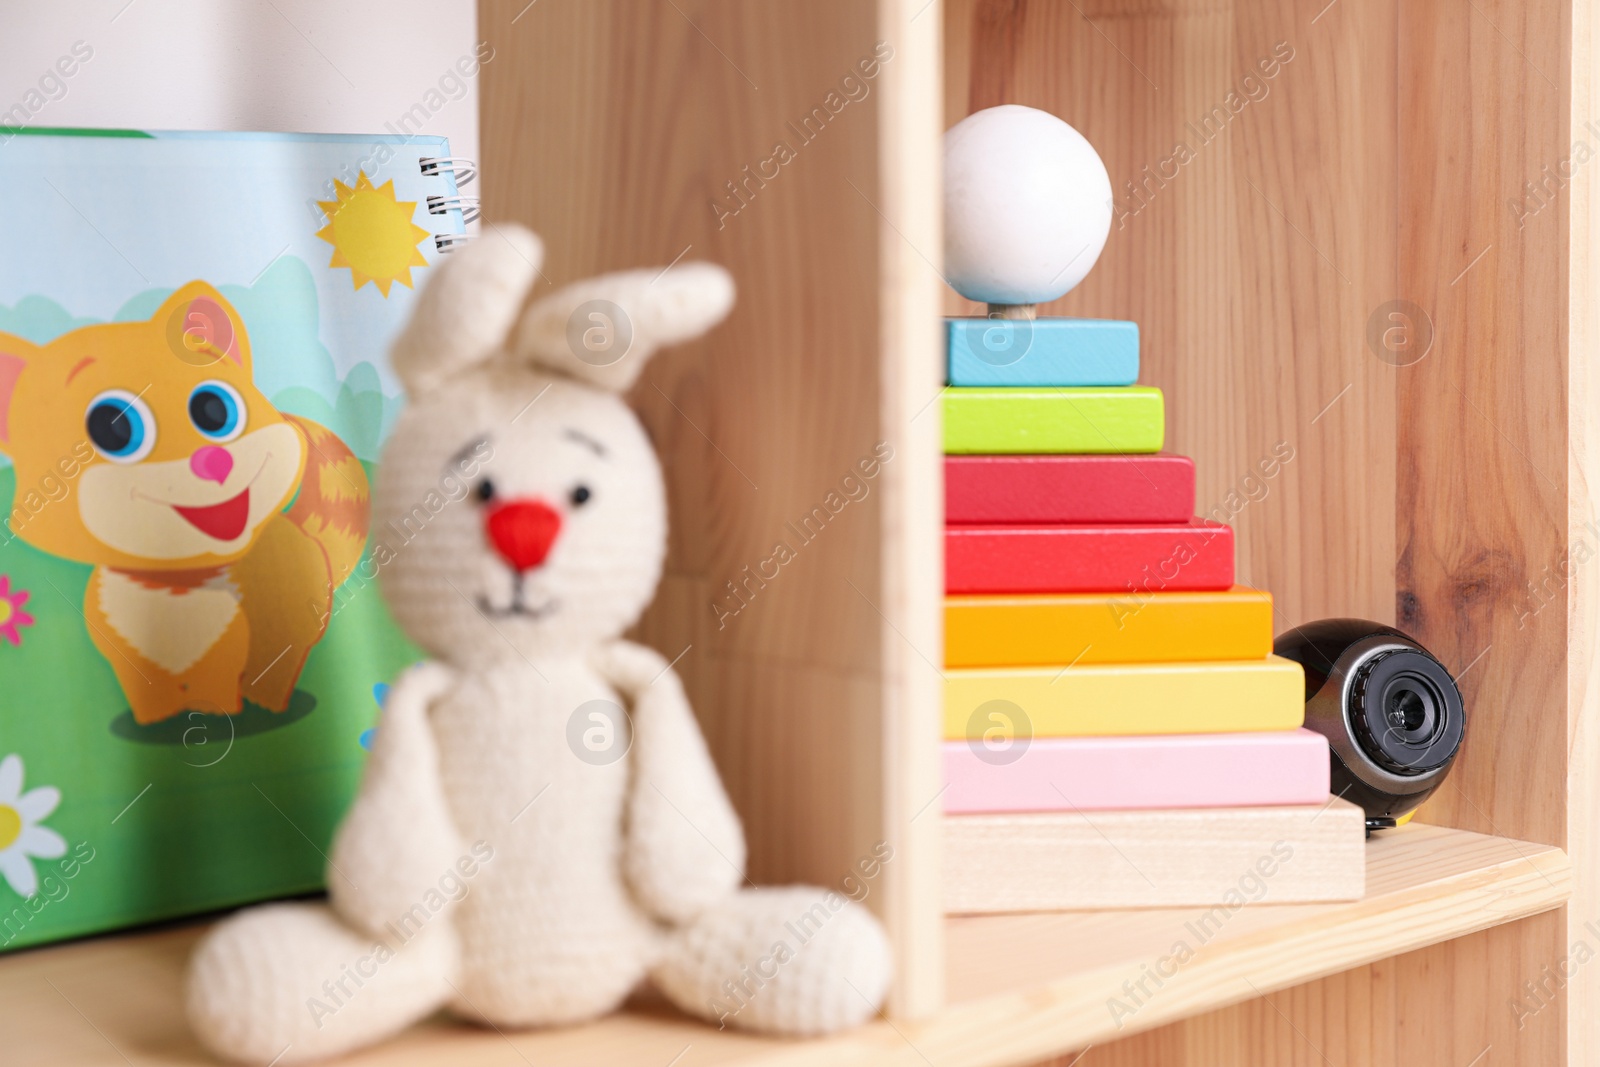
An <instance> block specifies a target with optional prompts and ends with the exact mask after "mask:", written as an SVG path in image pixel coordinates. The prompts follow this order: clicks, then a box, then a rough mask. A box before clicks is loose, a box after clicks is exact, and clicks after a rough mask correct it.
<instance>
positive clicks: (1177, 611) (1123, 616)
mask: <svg viewBox="0 0 1600 1067" xmlns="http://www.w3.org/2000/svg"><path fill="white" fill-rule="evenodd" d="M1271 651H1272V594H1271V593H1268V592H1265V591H1263V590H1260V589H1250V588H1247V587H1245V586H1242V585H1236V586H1234V587H1233V588H1232V589H1228V590H1222V591H1218V592H1204V593H1189V592H1184V593H1145V594H1142V595H1138V596H1136V595H1134V594H1131V593H1130V594H1127V595H1123V594H1119V593H1057V594H1047V595H1043V596H952V597H946V598H945V602H944V662H945V666H947V667H1027V666H1036V665H1038V666H1045V665H1049V664H1051V663H1054V664H1056V665H1057V666H1058V667H1059V665H1060V664H1063V663H1077V664H1085V663H1170V662H1175V661H1176V662H1188V661H1191V660H1247V659H1261V658H1262V657H1264V656H1266V655H1267V654H1269V653H1270V652H1271Z"/></svg>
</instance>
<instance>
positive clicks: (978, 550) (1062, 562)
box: [944, 519, 1233, 605]
mask: <svg viewBox="0 0 1600 1067" xmlns="http://www.w3.org/2000/svg"><path fill="white" fill-rule="evenodd" d="M944 577H945V592H947V593H1127V594H1129V596H1130V597H1142V596H1146V595H1148V594H1150V593H1159V592H1161V591H1163V590H1172V589H1227V588H1229V587H1231V586H1232V585H1233V528H1232V527H1230V526H1224V525H1222V524H1221V523H1217V522H1211V521H1209V520H1206V519H1190V520H1189V521H1188V522H1187V523H1183V524H1175V525H1174V524H1167V525H1157V524H1139V525H1128V526H950V527H946V529H945V534H944ZM1135 603H1136V602H1135V601H1130V605H1133V604H1135Z"/></svg>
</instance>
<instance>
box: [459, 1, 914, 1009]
mask: <svg viewBox="0 0 1600 1067" xmlns="http://www.w3.org/2000/svg"><path fill="white" fill-rule="evenodd" d="M917 6H919V7H920V6H922V5H921V4H918V5H917ZM900 8H905V10H904V11H902V10H900ZM911 10H912V9H911V7H910V4H909V2H907V3H898V2H888V0H886V2H885V4H884V22H885V23H887V24H888V25H890V26H891V27H893V40H889V41H886V46H887V48H886V50H885V48H883V47H880V46H879V44H878V42H879V40H880V13H879V10H878V9H877V7H875V6H874V5H871V4H860V3H853V2H846V0H830V2H826V3H808V4H803V5H802V4H783V3H762V4H744V3H739V2H734V0H673V2H669V3H661V2H656V0H648V2H647V0H608V2H596V3H550V2H545V3H538V4H530V3H528V0H483V2H482V3H481V4H480V6H479V21H480V27H479V32H480V34H481V35H482V36H483V37H484V38H485V39H486V40H488V41H490V42H492V44H493V46H494V49H495V55H494V57H493V59H492V60H490V61H489V62H486V63H485V64H484V67H483V82H482V108H483V112H482V135H483V155H484V159H483V195H484V209H485V215H486V218H488V219H490V220H517V221H520V222H523V223H526V224H527V225H529V226H531V227H532V228H533V229H534V230H536V231H537V232H538V233H539V234H541V235H542V237H543V238H544V240H545V244H546V251H547V258H546V266H545V268H544V274H545V275H546V283H548V284H553V285H560V284H563V283H565V282H567V281H569V280H571V279H574V278H578V277H582V276H584V275H587V274H591V273H596V272H600V271H606V270H617V269H623V268H631V267H641V266H650V265H659V266H666V265H668V264H670V263H672V262H673V261H675V260H676V259H678V257H680V256H681V257H683V260H684V261H689V260H695V259H705V260H711V261H713V262H717V263H720V264H722V265H723V266H725V267H727V268H728V269H729V270H730V271H731V272H732V273H733V275H734V278H735V280H736V283H737V285H738V289H739V295H738V303H737V306H736V307H735V309H734V311H733V313H732V315H731V317H730V318H729V319H728V321H727V322H726V323H724V324H723V325H722V326H720V327H718V328H717V329H716V330H714V331H713V332H712V333H711V334H710V336H709V337H708V338H706V339H704V340H702V341H698V342H695V343H693V344H690V345H685V346H683V347H682V348H680V349H678V350H676V351H673V352H670V353H667V354H665V355H663V356H660V357H658V358H657V359H656V360H655V361H654V362H653V364H652V365H651V367H650V368H649V369H648V370H647V372H646V373H645V375H644V378H643V379H642V381H641V383H640V384H639V385H638V386H637V387H636V388H635V389H634V390H633V393H632V396H631V400H632V402H633V404H634V406H635V408H636V409H637V410H638V411H639V413H640V415H641V417H642V418H643V420H644V422H645V424H646V426H647V427H648V429H649V431H650V433H651V435H652V437H653V438H654V440H655V443H656V445H657V447H658V450H659V451H660V453H661V456H662V459H663V463H664V467H665V471H666V477H667V483H668V494H669V507H670V519H671V530H672V532H671V544H670V549H669V553H668V558H667V564H666V575H665V578H664V580H663V582H662V586H661V589H660V591H659V593H658V595H657V599H656V602H655V604H654V605H653V606H652V607H651V609H650V610H649V612H648V614H647V615H646V617H645V618H644V620H643V621H642V622H641V624H640V625H639V627H638V629H637V636H638V637H639V638H640V639H641V640H644V641H645V642H647V643H649V644H651V645H653V646H655V647H656V648H658V649H659V650H660V651H661V652H662V653H663V654H665V655H666V656H667V657H669V658H671V657H674V656H678V655H679V654H680V652H681V654H682V659H681V660H679V661H678V664H677V669H678V670H679V672H680V673H681V674H682V675H683V677H684V679H685V682H686V684H687V686H688V690H689V695H690V697H691V699H692V701H693V703H694V707H695V711H696V713H697V714H698V716H699V718H700V721H701V724H702V726H703V728H704V731H705V733H706V736H707V738H708V740H709V742H710V746H711V749H712V752H713V755H714V757H715V759H716V762H717V765H718V768H719V769H720V771H721V773H722V777H723V781H724V782H725V783H726V784H727V787H728V790H729V792H730V794H731V796H732V798H733V801H734V804H735V806H736V807H737V809H738V811H739V814H740V816H741V817H742V818H743V820H744V822H745V826H746V830H747V836H748V838H749V845H750V861H749V871H750V877H751V879H753V880H754V881H755V882H757V883H763V884H766V883H781V882H792V881H807V882H810V883H812V884H821V885H827V886H834V887H837V886H839V885H840V884H841V883H842V882H843V880H844V879H846V878H847V877H855V878H856V880H857V882H859V881H860V874H859V865H860V864H861V863H862V862H863V861H865V860H868V859H870V858H871V857H872V856H873V853H874V847H875V845H876V844H877V843H878V842H880V841H888V842H889V843H890V844H891V845H892V846H893V848H894V849H895V858H894V859H893V860H891V861H890V862H889V863H888V865H887V866H886V868H885V869H884V870H883V873H882V875H881V876H880V877H879V878H877V879H876V880H874V881H873V882H872V883H870V884H868V885H867V886H866V890H867V891H868V896H867V902H868V904H869V906H872V907H874V908H876V909H878V910H879V911H880V913H881V914H884V915H885V916H886V917H887V918H888V919H889V921H890V924H891V927H892V928H893V929H894V932H895V934H896V943H897V947H898V948H899V949H900V950H901V951H902V956H901V959H900V972H901V975H902V981H901V982H900V983H899V985H898V988H897V992H896V1002H897V1004H899V1005H900V1006H901V1007H902V1008H905V1009H907V1010H909V1009H910V1007H911V1006H912V1005H914V1004H920V1005H922V1007H923V1008H924V1009H926V1008H928V1007H932V1006H934V1005H935V1004H936V1003H937V999H938V986H939V976H940V973H941V972H940V969H939V967H938V965H937V960H938V958H939V956H938V935H939V922H940V916H939V914H938V907H937V900H938V893H937V886H936V880H937V866H936V849H937V828H938V827H937V821H938V819H937V815H938V809H937V804H936V803H934V801H935V798H936V796H937V793H938V789H939V784H938V769H937V768H938V763H937V753H936V748H935V746H936V744H937V736H938V701H937V688H936V686H937V683H938V681H939V669H938V666H937V664H939V663H940V662H942V654H941V650H940V637H939V634H940V629H939V618H938V605H939V598H940V595H941V592H942V590H941V588H940V577H939V576H940V574H941V571H940V568H939V562H938V561H939V550H940V549H939V536H940V534H939V523H938V520H937V516H938V515H940V514H942V504H941V502H940V497H939V495H938V494H939V492H940V489H939V486H940V484H941V483H940V481H939V467H938V444H937V432H938V413H937V410H933V409H932V408H931V407H930V405H931V404H932V401H933V400H934V399H935V397H936V396H937V395H938V392H939V388H940V382H941V380H942V379H941V377H940V363H939V353H938V350H937V343H936V339H937V333H936V331H937V325H938V324H937V321H936V317H935V315H934V314H933V309H934V305H935V304H936V302H937V293H936V289H935V287H936V286H937V285H938V284H939V281H938V277H937V274H936V272H935V271H934V270H933V268H932V266H931V263H930V261H929V258H928V257H930V256H932V257H936V255H937V248H938V216H937V211H936V210H935V205H934V203H933V192H934V188H935V187H932V186H925V195H924V196H923V197H922V198H921V200H919V198H918V197H917V196H916V195H915V194H914V193H913V194H912V195H901V196H897V197H895V198H894V201H893V202H892V203H891V202H888V200H887V199H886V197H885V195H884V187H885V185H886V184H887V180H886V175H887V174H896V175H899V177H898V178H897V179H896V181H897V187H899V188H904V189H910V188H913V186H914V182H915V177H914V176H913V175H910V174H908V173H907V171H906V168H907V166H908V165H910V164H909V161H908V159H907V147H908V146H909V145H911V144H916V145H920V146H923V147H922V150H921V151H920V152H918V153H917V161H918V163H919V164H921V163H922V161H924V160H925V159H926V157H927V155H928V151H927V146H931V145H933V144H935V143H937V137H938V132H939V128H940V127H939V123H940V114H939V108H938V102H937V99H934V98H930V95H929V94H927V93H925V92H924V93H920V94H914V93H910V92H907V91H905V90H904V89H900V90H899V91H897V89H896V87H897V86H900V85H908V84H911V83H913V82H914V81H915V82H917V83H920V84H928V83H932V82H934V81H936V79H937V77H938V70H937V62H938V50H937V37H938V29H939V21H938V18H937V12H935V13H934V14H932V15H928V16H926V17H925V18H924V19H923V20H922V22H921V24H920V25H913V24H912V23H911V20H910V14H911ZM868 61H871V64H872V66H871V67H869V69H872V70H875V74H874V75H873V76H871V77H867V76H865V75H863V74H862V64H863V63H864V62H868ZM840 101H844V103H843V104H842V106H841V105H840V103H839V102H840ZM890 108H892V109H894V110H893V115H894V118H893V120H892V121H891V122H889V123H888V126H889V129H887V130H886V129H885V128H884V126H885V122H884V120H883V118H882V117H881V116H882V115H883V114H884V113H885V110H886V109H890ZM819 115H820V117H818V116H819ZM808 120H809V122H808ZM780 143H781V144H783V145H784V146H785V147H786V148H787V149H788V153H787V158H785V155H784V154H777V153H775V147H776V146H777V145H778V144H780ZM774 159H776V162H773V160H774ZM763 175H764V176H763ZM485 234H486V236H485V237H484V238H483V239H484V240H495V239H496V238H495V236H494V232H493V227H492V225H491V226H488V227H486V228H485ZM891 279H892V284H891V281H890V280H891ZM537 291H539V292H542V291H544V285H543V284H541V286H540V288H539V289H538V290H537ZM930 411H931V413H930ZM886 450H887V451H886ZM886 455H888V456H891V457H892V458H887V459H885V458H884V457H885V456H886ZM864 461H872V462H873V464H874V465H875V466H874V468H873V469H875V470H876V471H877V473H876V475H875V476H872V477H864V476H863V475H862V473H861V471H862V467H861V464H862V463H863V462H864ZM840 499H844V500H845V501H847V502H846V503H845V504H844V506H843V507H842V510H837V514H834V515H833V516H832V517H831V518H830V519H829V520H828V521H827V522H826V524H825V526H823V527H822V529H821V531H820V532H817V533H814V536H813V534H812V533H806V532H802V527H804V520H805V519H806V517H807V516H809V515H812V514H813V512H814V509H818V508H826V509H827V510H825V511H823V512H822V514H823V515H824V516H825V517H826V516H827V515H829V513H830V512H833V511H835V510H836V509H837V507H838V505H837V503H836V502H837V501H839V500H840ZM830 500H831V501H833V502H830ZM816 526H817V523H816V522H815V521H813V522H812V524H811V529H812V530H813V531H814V530H815V527H816ZM779 542H782V543H784V544H786V545H787V546H788V547H789V549H790V550H792V552H793V559H792V560H791V561H789V562H784V563H782V564H781V566H778V567H777V574H776V577H773V576H772V575H773V571H774V567H775V566H776V565H775V564H774V563H773V562H771V561H772V560H773V558H774V547H775V545H776V544H778V543H779ZM886 546H888V547H886ZM763 571H764V572H765V575H766V577H765V578H763V577H762V572H763ZM930 805H931V810H932V812H933V815H932V816H931V817H928V818H926V819H921V820H914V816H916V815H917V814H918V813H919V812H921V811H923V810H924V809H927V808H929V806H930ZM919 843H921V844H922V845H923V846H924V847H919ZM919 870H920V871H921V874H920V876H918V875H917V874H915V872H917V871H919ZM918 886H920V887H921V890H920V892H919V891H918V889H917V887H918ZM858 892H859V891H858ZM890 900H893V901H897V902H898V903H897V904H896V905H895V906H886V904H887V902H888V901H890ZM908 924H910V925H909V926H908ZM911 927H915V928H916V929H915V930H913V929H912V928H911ZM918 952H924V953H929V954H930V955H929V956H928V961H927V962H925V963H918V962H917V956H916V953H918Z"/></svg>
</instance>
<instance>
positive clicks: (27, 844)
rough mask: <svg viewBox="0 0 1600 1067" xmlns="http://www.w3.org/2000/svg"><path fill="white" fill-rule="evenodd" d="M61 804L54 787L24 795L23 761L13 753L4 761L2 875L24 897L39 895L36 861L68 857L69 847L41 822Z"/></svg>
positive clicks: (0, 782)
mask: <svg viewBox="0 0 1600 1067" xmlns="http://www.w3.org/2000/svg"><path fill="white" fill-rule="evenodd" d="M59 803H61V790H59V789H57V788H56V787H55V786H53V785H42V786H40V787H39V788H37V789H30V790H29V791H28V792H26V793H24V792H23V791H22V757H21V756H18V755H17V754H16V753H12V754H11V755H9V756H7V757H6V758H5V759H3V760H0V874H3V875H5V879H6V881H7V882H8V883H9V884H10V886H11V888H12V889H14V890H16V891H17V892H18V893H20V894H21V895H22V896H24V897H31V896H33V895H34V894H35V893H37V892H38V891H39V876H38V875H37V874H35V873H34V870H33V860H34V858H38V859H42V860H53V859H55V858H56V857H58V856H64V855H66V852H67V843H66V842H65V841H63V840H62V839H61V835H60V834H58V833H56V832H55V831H54V830H52V829H50V828H49V827H47V826H40V825H39V822H40V820H41V819H43V818H45V817H46V816H47V815H49V814H50V813H51V812H52V811H55V810H56V805H57V804H59Z"/></svg>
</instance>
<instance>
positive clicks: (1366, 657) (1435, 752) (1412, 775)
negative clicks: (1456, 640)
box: [1273, 619, 1466, 830]
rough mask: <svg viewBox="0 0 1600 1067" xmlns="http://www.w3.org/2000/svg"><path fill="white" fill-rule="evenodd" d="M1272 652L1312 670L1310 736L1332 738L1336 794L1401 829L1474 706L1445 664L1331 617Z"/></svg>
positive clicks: (1377, 825) (1379, 822)
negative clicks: (1397, 823) (1469, 706)
mask: <svg viewBox="0 0 1600 1067" xmlns="http://www.w3.org/2000/svg"><path fill="white" fill-rule="evenodd" d="M1273 651H1274V652H1275V653H1277V654H1278V655H1279V656H1282V657H1284V658H1285V659H1292V660H1294V661H1295V662H1297V663H1299V664H1300V665H1301V666H1302V667H1303V668H1305V676H1306V728H1307V729H1309V730H1315V731H1316V732H1317V733H1319V734H1321V735H1322V736H1323V737H1326V738H1327V739H1328V748H1329V750H1330V752H1331V753H1332V761H1333V762H1332V769H1333V781H1332V786H1333V793H1334V795H1335V796H1340V797H1343V798H1344V799H1346V800H1348V801H1350V802H1351V803H1354V804H1359V805H1361V807H1362V808H1363V809H1365V811H1366V813H1367V828H1368V830H1375V829H1382V828H1385V827H1390V826H1393V825H1394V824H1395V819H1397V818H1399V817H1400V816H1402V815H1405V814H1406V813H1407V812H1409V811H1411V810H1413V809H1415V808H1416V807H1417V806H1418V805H1419V804H1421V803H1422V802H1423V801H1424V800H1426V799H1428V797H1429V795H1430V794H1432V793H1433V791H1434V790H1435V789H1437V788H1438V787H1439V784H1440V783H1441V782H1443V781H1444V777H1445V775H1446V774H1448V773H1449V772H1450V765H1451V764H1452V763H1453V762H1454V761H1455V757H1456V753H1457V752H1458V751H1460V749H1461V738H1462V735H1463V732H1464V730H1465V728H1466V706H1465V705H1464V704H1463V702H1462V700H1461V691H1460V690H1459V689H1457V688H1456V684H1455V680H1454V679H1453V678H1451V677H1450V672H1449V671H1447V670H1445V669H1444V665H1443V664H1441V663H1440V662H1439V661H1438V660H1437V659H1435V658H1434V657H1433V655H1432V654H1431V653H1429V652H1428V650H1427V649H1425V648H1423V647H1422V646H1421V645H1420V644H1418V643H1417V642H1416V641H1415V640H1413V639H1412V638H1410V637H1407V636H1406V635H1405V634H1403V633H1401V632H1400V631H1399V630H1396V629H1395V628H1393V627H1392V626H1384V625H1382V624H1381V623H1376V622H1367V621H1365V620H1363V619H1323V620H1321V621H1319V622H1311V623H1306V624H1305V625H1304V626H1297V627H1295V628H1294V629H1292V630H1289V631H1288V632H1287V633H1284V634H1282V635H1280V636H1279V637H1278V639H1277V641H1275V642H1274V643H1273Z"/></svg>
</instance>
